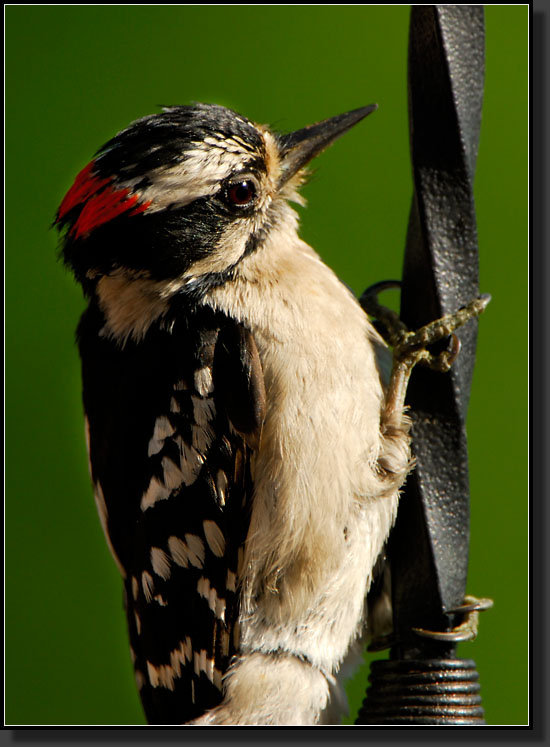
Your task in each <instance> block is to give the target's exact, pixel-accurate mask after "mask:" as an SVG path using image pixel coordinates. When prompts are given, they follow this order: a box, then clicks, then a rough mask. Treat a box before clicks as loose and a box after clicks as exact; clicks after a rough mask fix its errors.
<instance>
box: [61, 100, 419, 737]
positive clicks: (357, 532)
mask: <svg viewBox="0 0 550 747" xmlns="http://www.w3.org/2000/svg"><path fill="white" fill-rule="evenodd" d="M374 108H375V107H365V108H362V109H357V110H355V111H352V112H349V113H347V114H343V115H340V116H336V117H333V118H331V119H328V120H325V121H323V122H321V123H319V124H315V125H312V126H310V127H306V128H304V129H302V130H298V131H296V132H293V133H291V134H286V135H280V134H274V133H273V132H271V131H270V130H269V129H268V128H267V127H264V126H259V125H257V124H254V123H252V122H251V121H249V120H248V119H246V118H245V117H243V116H240V115H239V114H237V113H235V112H233V111H230V110H228V109H226V108H224V107H220V106H214V105H203V104H198V105H194V106H174V107H170V108H166V109H164V110H163V111H162V112H161V113H159V114H155V115H152V116H148V117H145V118H143V119H140V120H138V121H136V122H134V123H133V124H131V125H130V126H129V127H128V128H127V129H125V130H123V131H122V132H120V133H119V134H118V135H117V136H116V137H114V138H113V139H112V140H110V141H109V142H108V143H107V144H106V145H105V146H104V147H103V148H101V149H100V150H99V151H98V153H97V154H96V156H95V157H94V159H93V160H92V161H91V162H90V163H89V164H88V165H87V166H86V167H85V168H84V169H83V170H82V171H81V172H80V174H79V175H78V176H77V177H76V180H75V182H74V184H73V186H72V187H71V188H70V190H69V191H68V193H67V195H66V196H65V198H64V200H63V202H62V203H61V206H60V207H59V210H58V212H57V215H56V224H57V226H58V228H59V229H60V230H61V231H62V234H63V239H62V252H63V258H64V261H65V263H66V265H67V266H68V267H69V268H70V269H71V270H72V271H73V272H74V275H75V277H76V279H77V280H78V281H79V283H81V285H82V288H83V291H84V294H85V296H86V298H87V299H88V307H87V309H86V311H85V312H84V315H83V316H82V319H81V321H80V324H79V326H78V333H77V338H78V345H79V350H80V355H81V359H82V377H83V399H84V409H85V414H86V437H87V446H88V453H89V460H90V470H91V477H92V481H93V486H94V491H95V500H96V503H97V508H98V511H99V517H100V520H101V523H102V526H103V529H104V531H105V535H106V539H107V542H108V544H109V547H110V549H111V552H112V554H113V556H114V559H115V562H116V563H117V565H118V568H119V570H120V573H121V574H122V577H123V581H124V589H125V605H126V613H127V618H128V627H129V637H130V643H131V651H132V658H133V661H134V666H135V676H136V681H137V686H138V688H139V690H140V695H141V699H142V702H143V706H144V709H145V713H146V716H147V719H148V721H149V723H151V724H184V723H190V722H192V723H193V724H199V725H210V724H212V725H237V724H239V725H278V724H282V725H310V724H318V723H338V722H339V718H340V715H339V713H340V705H341V703H342V692H341V686H340V684H339V681H338V675H339V673H340V670H341V668H342V665H343V663H344V662H345V660H346V659H349V658H350V657H351V656H352V654H353V652H354V649H355V648H357V645H356V643H357V641H358V640H360V639H361V637H362V635H363V633H364V628H365V622H366V620H367V616H368V612H367V609H366V598H367V591H368V590H369V587H370V585H371V582H372V579H373V574H374V569H375V567H379V565H380V564H379V563H377V561H378V560H379V558H380V556H381V553H382V552H383V548H384V544H385V541H386V539H387V537H388V533H389V531H390V528H391V526H392V523H393V522H394V519H395V516H396V510H397V504H398V493H399V489H400V487H401V485H402V483H403V481H404V479H405V476H406V474H407V472H408V470H409V468H410V451H409V435H408V422H407V419H406V417H405V416H404V415H403V410H402V407H399V408H398V410H397V411H396V409H395V408H389V409H388V408H386V409H385V406H386V401H385V396H386V394H385V387H386V385H387V372H388V370H389V369H388V360H389V361H390V364H391V356H389V358H388V349H387V347H386V345H385V343H384V341H383V340H382V338H381V337H380V336H379V334H378V333H377V332H376V331H375V329H374V327H373V326H372V325H371V324H370V322H369V320H368V318H367V315H366V314H365V312H364V311H363V310H362V308H361V307H360V305H359V303H358V302H357V301H356V300H355V298H354V297H353V296H352V294H351V292H350V291H349V290H348V289H347V288H346V287H345V286H344V285H343V284H342V283H341V282H340V281H339V280H338V279H337V278H336V276H335V275H334V274H333V272H332V271H331V270H330V269H329V268H328V267H327V266H326V265H325V264H324V263H323V262H322V261H321V259H320V258H319V256H318V255H317V254H316V253H315V251H314V250H313V249H311V248H310V247H309V246H308V245H307V244H305V243H304V242H303V241H302V240H301V239H300V238H299V237H298V233H297V216H296V213H295V212H294V211H293V210H292V209H291V207H290V206H289V204H288V201H289V200H290V201H295V202H298V203H299V202H300V201H301V198H300V197H299V195H298V192H297V189H298V187H299V186H300V185H301V183H302V182H303V180H304V170H303V169H304V166H305V165H306V164H307V163H308V162H309V161H310V160H311V159H312V158H313V157H314V156H316V155H317V154H318V153H320V152H321V151H322V150H323V149H324V148H325V147H327V146H328V145H329V144H330V143H331V142H332V141H333V140H335V139H336V138H337V137H339V136H340V135H342V134H343V133H344V132H346V131H347V130H348V129H349V128H350V127H352V126H353V125H355V124H356V123H357V122H359V121H360V120H361V119H363V118H364V117H365V116H366V115H367V114H369V113H370V112H371V111H373V109H374Z"/></svg>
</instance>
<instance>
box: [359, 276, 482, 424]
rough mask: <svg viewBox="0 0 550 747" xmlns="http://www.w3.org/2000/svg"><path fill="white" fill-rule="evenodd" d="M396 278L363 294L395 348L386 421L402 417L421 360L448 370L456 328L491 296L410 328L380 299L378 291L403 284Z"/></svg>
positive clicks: (363, 303)
mask: <svg viewBox="0 0 550 747" xmlns="http://www.w3.org/2000/svg"><path fill="white" fill-rule="evenodd" d="M400 286H401V283H400V282H399V281H396V280H387V281H383V282H381V283H376V284H375V285H372V286H371V287H370V288H367V290H366V291H365V292H364V293H363V295H362V296H361V299H360V303H361V306H362V307H363V309H364V310H365V311H366V312H367V314H369V315H370V316H372V317H374V318H375V319H376V320H377V321H378V324H377V329H378V330H379V332H380V333H381V335H382V337H383V338H384V340H385V341H386V342H387V343H388V345H390V346H391V347H392V348H393V366H392V373H391V378H390V383H389V386H388V392H387V396H386V418H385V419H386V420H391V419H392V418H394V417H395V416H398V417H400V415H401V413H402V411H403V407H404V403H405V394H406V391H407V385H408V382H409V378H410V375H411V373H412V370H413V368H414V367H415V366H416V364H417V363H422V364H423V365H425V366H428V367H429V368H431V369H433V370H436V371H443V372H445V371H448V370H449V369H450V368H451V366H452V364H453V362H454V361H455V360H456V357H457V355H458V353H459V350H460V341H459V339H458V337H457V336H456V335H455V334H454V331H455V330H456V329H458V328H459V327H462V326H463V325H464V324H466V322H468V321H470V319H475V318H477V317H478V316H479V315H480V314H481V313H482V312H483V311H484V310H485V308H486V307H487V305H488V303H489V301H490V300H491V296H490V295H489V294H488V293H485V294H483V295H482V296H480V297H479V298H476V299H474V300H473V301H470V303H468V304H467V305H466V306H463V307H462V308H461V309H459V310H458V311H456V312H454V313H453V314H446V315H445V316H443V317H441V319H436V320H435V321H433V322H429V323H428V324H425V325H424V326H423V327H420V329H417V330H410V329H408V327H407V326H406V325H405V324H404V323H403V322H402V321H401V319H399V316H398V315H397V314H396V313H395V311H392V310H391V309H388V308H386V307H385V306H382V305H381V304H379V302H378V294H379V293H381V292H382V291H384V290H387V289H388V288H396V287H400ZM449 337H450V338H451V343H450V346H448V347H447V348H445V349H444V350H443V351H439V352H432V351H431V350H429V346H432V345H434V344H435V343H438V342H440V341H442V340H444V339H446V338H449Z"/></svg>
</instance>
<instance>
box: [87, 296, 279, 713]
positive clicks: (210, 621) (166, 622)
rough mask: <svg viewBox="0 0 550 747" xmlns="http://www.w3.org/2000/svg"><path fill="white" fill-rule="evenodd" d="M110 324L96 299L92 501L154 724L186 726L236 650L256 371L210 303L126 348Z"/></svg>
mask: <svg viewBox="0 0 550 747" xmlns="http://www.w3.org/2000/svg"><path fill="white" fill-rule="evenodd" d="M103 324H104V320H103V318H102V315H101V313H100V311H99V310H98V309H97V308H95V307H93V306H92V307H90V308H89V309H88V311H87V312H86V313H85V315H84V316H83V318H82V320H81V323H80V326H79V339H80V343H81V345H80V348H81V355H82V365H83V386H84V390H83V394H84V406H85V412H86V416H87V421H88V432H89V455H90V462H91V470H92V478H93V481H94V488H95V494H96V501H97V504H98V510H99V513H100V517H101V520H102V523H103V526H104V529H105V531H106V535H107V539H108V542H109V543H110V545H111V550H112V551H113V554H114V555H115V558H116V560H117V563H118V564H119V566H120V568H121V571H122V572H123V575H124V576H125V581H124V583H125V604H126V612H127V617H128V626H129V634H130V643H131V647H132V656H133V658H134V666H135V672H136V681H137V684H138V687H139V689H140V695H141V698H142V702H143V705H144V709H145V712H146V716H147V719H148V721H149V723H151V724H181V723H185V722H186V721H188V720H190V719H193V718H196V717H197V716H199V715H201V714H202V713H203V712H204V711H205V710H207V709H208V708H211V707H213V706H215V705H217V704H218V703H219V702H220V700H221V681H222V676H223V674H224V672H225V671H226V669H227V667H228V665H229V661H230V659H231V656H232V655H233V654H234V653H235V651H236V648H237V646H238V629H237V626H236V625H235V622H236V618H237V615H238V596H237V593H238V563H239V551H240V550H241V548H242V545H243V542H244V540H245V537H246V533H247V529H248V522H249V504H250V499H251V490H252V485H251V478H250V456H251V453H252V452H253V450H254V448H255V447H256V446H257V443H258V438H259V433H260V429H261V424H262V421H263V416H264V408H265V392H264V388H263V386H264V385H263V377H262V373H261V366H260V362H259V358H258V354H257V350H256V346H255V344H254V341H253V338H252V336H251V334H250V333H249V332H248V331H247V330H246V329H244V328H243V327H242V326H240V325H238V324H236V323H235V322H232V321H231V320H229V319H228V318H227V317H224V316H221V315H217V314H214V313H213V312H208V311H206V310H202V311H200V312H195V313H194V314H193V318H190V317H189V316H186V317H182V318H178V320H177V321H175V322H174V323H173V324H171V327H166V328H165V329H160V328H151V329H150V330H149V331H148V333H147V334H146V336H145V339H144V340H143V341H141V342H139V343H135V342H133V341H131V340H129V341H127V342H126V344H125V346H124V347H122V348H121V347H120V346H119V345H117V344H116V343H115V342H113V341H111V340H109V339H108V338H107V337H105V336H102V333H101V330H102V328H103ZM241 552H242V550H241Z"/></svg>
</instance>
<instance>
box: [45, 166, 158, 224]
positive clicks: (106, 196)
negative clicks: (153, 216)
mask: <svg viewBox="0 0 550 747" xmlns="http://www.w3.org/2000/svg"><path fill="white" fill-rule="evenodd" d="M94 166H95V162H94V161H91V163H89V164H88V165H87V166H86V167H85V168H83V169H82V171H81V172H80V174H79V175H78V176H77V177H76V179H75V182H74V184H73V186H72V187H71V188H70V189H69V191H68V192H67V194H66V195H65V198H64V199H63V202H62V203H61V207H60V208H59V211H58V213H57V221H60V220H63V218H64V217H65V216H66V215H67V213H69V212H70V211H71V210H72V209H73V208H75V207H78V206H80V205H82V210H81V212H80V215H79V216H78V218H77V219H76V221H75V223H74V224H73V226H71V228H70V230H69V233H71V234H73V235H74V236H75V237H76V238H80V237H82V236H86V235H87V234H89V233H90V231H93V230H94V228H97V227H98V226H101V225H103V223H107V222H108V221H110V220H112V219H113V218H116V217H117V216H118V215H121V213H124V212H126V211H127V210H132V208H133V210H132V212H131V213H130V215H138V214H139V213H143V211H144V210H147V208H148V207H149V205H150V204H151V200H148V201H147V202H144V203H142V204H137V203H138V201H139V195H138V194H133V195H132V196H131V197H129V194H130V190H129V189H114V188H113V187H112V186H110V184H111V181H112V179H111V177H107V178H106V179H101V178H100V177H98V176H97V175H96V174H94V173H93V170H94Z"/></svg>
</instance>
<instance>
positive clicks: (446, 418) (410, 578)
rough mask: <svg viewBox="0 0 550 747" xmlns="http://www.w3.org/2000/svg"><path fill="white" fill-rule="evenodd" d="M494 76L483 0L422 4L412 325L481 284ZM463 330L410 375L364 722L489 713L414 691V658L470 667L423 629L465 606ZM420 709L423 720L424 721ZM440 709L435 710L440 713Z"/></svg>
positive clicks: (468, 353) (413, 29)
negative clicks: (409, 454) (488, 72)
mask: <svg viewBox="0 0 550 747" xmlns="http://www.w3.org/2000/svg"><path fill="white" fill-rule="evenodd" d="M483 83H484V14H483V6H480V5H446V6H439V5H423V6H422V5H420V6H413V7H412V10H411V22H410V37H409V120H410V138H411V156H412V166H413V176H414V197H413V203H412V209H411V214H410V220H409V228H408V235H407V246H406V252H405V261H404V267H403V279H402V283H403V284H402V294H401V318H402V320H403V321H404V322H405V323H406V324H407V326H408V327H409V328H410V329H416V328H418V327H419V326H421V325H423V324H426V323H427V322H430V321H432V320H433V319H437V318H438V317H440V316H442V315H444V314H447V313H450V312H454V311H456V310H457V309H458V308H460V307H461V306H464V305H465V304H466V303H468V302H469V301H471V300H472V299H473V298H475V297H477V296H478V295H479V286H478V247H477V233H476V219H475V210H474V201H473V193H472V187H473V177H474V172H475V164H476V156H477V148H478V142H479V130H480V124H481V106H482V99H483ZM457 335H458V337H459V339H460V342H461V352H460V355H459V357H458V359H457V361H456V362H455V363H454V364H453V368H452V369H451V371H450V372H449V373H445V374H442V373H438V372H435V371H432V370H430V369H427V368H423V367H421V366H417V368H416V369H415V370H414V371H413V374H412V377H411V381H410V384H409V389H408V395H407V403H408V405H409V406H410V414H411V417H412V420H413V452H414V455H415V458H416V461H417V466H416V469H415V471H414V473H413V474H412V475H411V476H410V477H409V479H408V481H407V485H406V488H405V491H404V494H403V496H402V498H401V503H400V506H399V512H398V517H397V521H396V525H395V527H394V530H393V532H392V535H391V538H390V545H389V556H390V560H391V569H392V597H393V609H394V637H395V640H396V642H395V644H394V646H393V647H392V649H391V654H390V659H391V660H390V661H386V662H385V661H382V662H376V668H374V669H373V676H374V679H373V680H372V677H371V680H372V684H371V687H370V689H369V691H368V697H367V698H366V700H365V704H364V706H363V709H362V711H361V714H360V716H359V719H358V721H357V723H360V724H375V723H377V724H390V723H418V724H420V723H424V724H426V723H434V724H435V723H447V724H453V723H454V724H456V725H460V724H466V723H477V724H483V723H484V722H483V712H482V710H481V706H480V705H479V703H477V702H476V703H471V704H469V705H466V706H465V707H466V710H467V712H468V713H470V714H472V713H474V714H475V715H474V716H473V718H474V721H473V722H471V721H464V719H463V716H464V714H462V715H461V714H459V713H458V711H457V712H456V713H455V714H454V716H453V714H452V713H450V712H446V713H445V714H444V718H445V719H446V720H444V722H442V721H440V720H437V719H438V718H439V716H438V715H437V708H435V710H434V711H432V712H431V716H430V709H429V708H428V710H427V711H426V710H425V709H424V710H423V707H421V706H419V707H418V708H416V710H415V708H412V710H411V708H410V707H409V706H408V705H407V697H408V696H407V695H406V692H407V682H408V681H409V680H408V679H407V678H408V674H407V671H406V668H407V666H409V665H411V664H412V663H414V664H415V666H416V665H417V666H419V667H421V666H425V667H428V669H429V670H430V671H431V672H432V674H433V672H434V671H436V672H437V671H438V672H439V674H438V675H437V676H436V677H439V678H440V680H441V681H442V682H445V681H446V680H445V674H444V673H445V672H447V671H448V670H449V667H451V668H452V667H453V666H455V667H458V668H459V669H460V668H461V667H462V668H463V667H464V661H463V660H456V659H454V656H455V644H453V643H449V642H439V641H435V640H432V639H430V638H422V637H420V636H418V635H417V634H415V633H414V632H413V631H412V628H414V627H417V628H418V627H420V628H424V629H427V630H436V631H445V630H450V629H452V627H453V626H454V625H455V624H456V623H457V622H458V620H456V619H455V616H454V615H453V614H452V613H451V612H450V611H451V610H453V609H454V608H456V607H459V606H460V604H461V603H462V601H463V599H464V596H465V591H466V576H467V567H468V544H469V482H468V453H467V440H466V430H465V418H466V412H467V408H468V400H469V392H470V384H471V380H472V372H473V367H474V362H475V350H476V338H477V320H472V321H469V322H468V323H467V324H466V325H465V326H464V327H463V328H462V329H460V330H458V332H457ZM453 661H454V662H456V664H452V662H453ZM419 662H421V663H422V662H423V664H422V665H421V664H419ZM470 664H471V665H472V666H470V667H469V669H468V672H469V674H468V676H470V675H471V677H472V682H475V681H476V680H477V674H476V673H475V668H473V662H470ZM403 667H405V669H403ZM396 677H397V678H398V679H399V678H400V677H401V678H402V679H401V680H400V684H398V685H395V688H394V690H392V689H391V688H389V689H388V687H387V684H388V683H387V679H388V678H389V679H390V680H391V681H392V682H395V678H396ZM392 678H393V679H392ZM451 681H452V680H451ZM476 687H477V685H476ZM380 688H381V689H380ZM474 689H475V688H474ZM452 692H453V688H452V686H451V685H450V684H449V688H448V692H447V691H445V687H443V689H442V691H441V692H439V693H431V695H434V696H437V697H441V698H442V699H443V700H442V703H443V702H444V701H445V698H446V697H447V696H450V695H451V694H452ZM476 697H477V696H476ZM392 698H393V705H392V706H391V708H390V711H391V713H390V711H388V709H387V708H385V707H384V708H382V707H381V703H383V702H385V703H386V704H388V703H389V701H388V699H390V700H391V699H392ZM432 705H433V703H432ZM430 707H431V706H430ZM434 707H435V706H434ZM392 709H393V710H392ZM443 710H445V709H443ZM451 710H452V709H451ZM459 710H460V709H459ZM415 712H416V714H417V716H418V718H419V719H420V720H418V721H414V713H415ZM420 714H421V715H420ZM426 714H427V715H426ZM431 717H433V719H435V720H431V721H430V720H429V719H430V718H431ZM455 717H456V719H457V720H455V721H453V718H455ZM401 718H403V719H405V721H400V719H401ZM380 719H382V720H380ZM407 719H408V720H407ZM410 719H413V720H410ZM426 719H428V720H426Z"/></svg>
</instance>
